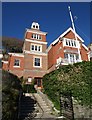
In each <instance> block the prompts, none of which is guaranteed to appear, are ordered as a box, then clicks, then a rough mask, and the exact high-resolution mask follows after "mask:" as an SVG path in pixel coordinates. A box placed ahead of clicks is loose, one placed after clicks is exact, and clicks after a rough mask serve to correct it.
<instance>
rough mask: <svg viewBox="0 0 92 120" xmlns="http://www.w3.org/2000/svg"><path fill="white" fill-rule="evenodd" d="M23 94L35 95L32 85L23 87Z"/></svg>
mask: <svg viewBox="0 0 92 120" xmlns="http://www.w3.org/2000/svg"><path fill="white" fill-rule="evenodd" d="M23 92H24V93H35V92H36V90H35V88H34V84H30V85H29V84H28V85H26V84H25V85H23Z"/></svg>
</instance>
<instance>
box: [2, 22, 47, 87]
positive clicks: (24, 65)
mask: <svg viewBox="0 0 92 120" xmlns="http://www.w3.org/2000/svg"><path fill="white" fill-rule="evenodd" d="M46 35H47V32H42V31H40V26H39V24H38V23H36V22H33V23H32V26H31V29H26V32H25V37H24V45H23V53H21V54H20V53H9V59H8V61H3V69H5V70H8V71H9V72H11V73H13V74H15V75H17V76H19V77H22V76H23V77H24V78H34V79H35V80H36V82H37V84H38V87H39V86H41V84H42V82H41V81H42V77H43V75H45V74H46V72H47V69H48V62H47V52H46V49H47V42H46Z"/></svg>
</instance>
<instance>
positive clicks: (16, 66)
mask: <svg viewBox="0 0 92 120" xmlns="http://www.w3.org/2000/svg"><path fill="white" fill-rule="evenodd" d="M15 60H19V65H15ZM13 67H20V59H14V66H13Z"/></svg>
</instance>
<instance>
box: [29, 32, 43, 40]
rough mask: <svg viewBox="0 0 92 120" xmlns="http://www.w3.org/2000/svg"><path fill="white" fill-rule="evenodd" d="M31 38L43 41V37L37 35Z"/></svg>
mask: <svg viewBox="0 0 92 120" xmlns="http://www.w3.org/2000/svg"><path fill="white" fill-rule="evenodd" d="M31 38H33V39H37V40H42V36H41V35H39V34H35V33H33V34H32V37H31Z"/></svg>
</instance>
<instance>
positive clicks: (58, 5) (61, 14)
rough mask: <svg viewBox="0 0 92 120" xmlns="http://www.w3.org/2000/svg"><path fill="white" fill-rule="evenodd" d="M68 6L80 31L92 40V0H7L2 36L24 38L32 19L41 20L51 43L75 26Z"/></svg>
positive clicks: (86, 42)
mask: <svg viewBox="0 0 92 120" xmlns="http://www.w3.org/2000/svg"><path fill="white" fill-rule="evenodd" d="M68 6H71V11H72V14H73V18H74V24H75V28H76V32H77V33H78V34H79V35H80V36H81V37H82V38H83V40H84V41H85V42H84V44H85V45H89V43H90V3H89V2H3V3H2V36H7V37H13V38H18V39H21V40H24V34H25V30H26V28H31V24H32V22H34V21H35V22H38V23H39V24H40V30H41V31H43V32H47V33H48V34H47V42H48V45H50V43H51V42H53V41H54V40H55V39H56V38H57V37H59V36H60V35H61V34H62V33H63V32H64V31H65V30H67V29H68V28H69V27H72V25H71V20H70V16H69V10H68Z"/></svg>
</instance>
